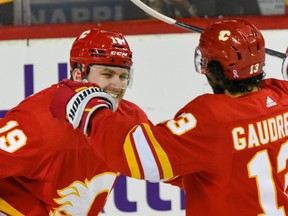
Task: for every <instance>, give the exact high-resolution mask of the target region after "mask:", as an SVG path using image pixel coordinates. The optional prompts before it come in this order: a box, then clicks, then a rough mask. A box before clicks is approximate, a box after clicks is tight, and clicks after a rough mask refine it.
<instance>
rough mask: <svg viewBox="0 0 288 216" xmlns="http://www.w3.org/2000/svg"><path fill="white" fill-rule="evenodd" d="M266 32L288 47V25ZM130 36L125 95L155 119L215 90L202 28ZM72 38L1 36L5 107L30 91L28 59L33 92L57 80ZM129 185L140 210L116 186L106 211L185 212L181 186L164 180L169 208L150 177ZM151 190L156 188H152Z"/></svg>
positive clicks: (270, 44)
mask: <svg viewBox="0 0 288 216" xmlns="http://www.w3.org/2000/svg"><path fill="white" fill-rule="evenodd" d="M262 32H263V35H264V37H265V39H266V47H267V48H270V49H273V50H277V51H280V52H284V51H285V50H286V47H287V46H288V30H269V31H268V30H265V31H262ZM126 38H127V40H128V42H129V44H130V47H131V49H132V51H133V53H134V66H133V67H134V69H135V70H134V81H133V85H132V88H129V89H128V90H127V93H126V96H125V98H126V99H128V100H131V101H132V102H135V103H136V104H138V105H139V106H140V107H141V108H143V109H144V111H145V112H146V113H147V114H148V116H149V117H150V119H151V120H152V122H154V123H158V122H160V121H162V120H165V119H168V118H172V117H173V115H174V114H175V113H176V111H177V110H178V109H180V108H181V107H182V106H184V105H185V104H186V103H187V102H188V101H189V100H191V99H193V98H195V97H196V96H198V95H200V94H202V93H206V92H211V90H210V88H209V86H208V85H207V83H206V79H205V76H203V75H199V74H197V73H195V72H194V71H195V70H194V63H193V56H194V48H195V46H196V44H197V43H198V39H199V34H196V33H183V34H163V35H161V34H160V35H137V36H126ZM73 40H74V38H66V39H42V40H29V41H26V40H17V41H15V40H12V41H0V58H1V60H2V65H1V79H0V96H1V97H0V98H1V100H0V113H1V112H2V113H3V111H5V110H8V109H10V108H12V107H13V106H15V105H17V104H18V103H19V102H20V101H21V100H23V99H24V97H25V88H26V87H27V86H26V85H28V84H27V83H26V84H25V81H24V80H25V75H24V65H33V75H34V80H33V83H30V84H29V85H32V86H33V88H34V90H33V92H37V91H39V90H41V89H43V88H45V87H48V86H49V85H50V84H52V83H55V82H57V81H58V64H68V59H69V50H70V47H71V44H72V42H73ZM68 67H69V66H68ZM280 69H281V60H280V59H278V58H276V57H271V56H269V55H267V61H266V70H265V71H266V73H267V77H274V78H280V79H282V76H281V72H280ZM67 74H68V71H67ZM28 87H29V86H28ZM30 87H31V86H30ZM0 117H1V116H0ZM126 186H127V197H126V198H127V200H128V201H129V202H131V203H134V205H135V208H136V210H135V211H132V212H129V213H128V212H126V211H120V210H119V204H117V205H116V204H115V199H114V198H115V196H118V195H115V196H114V192H113V193H112V195H111V196H110V198H109V200H108V203H107V206H106V207H105V213H103V215H106V216H115V215H117V216H121V215H131V216H136V215H137V216H146V215H149V216H176V215H177V216H184V215H185V212H184V210H181V206H180V203H181V197H180V190H179V189H178V188H176V187H173V186H170V185H164V184H160V185H159V193H158V192H157V193H158V194H155V196H159V199H160V200H162V201H168V202H169V201H170V207H169V208H170V209H168V211H167V210H165V211H159V210H154V209H153V208H152V207H151V206H150V205H149V204H148V201H147V199H148V198H147V197H148V193H149V192H151V191H148V192H146V188H147V183H146V182H144V181H137V180H133V179H130V178H127V184H126ZM120 189H121V188H120ZM123 190H126V188H123ZM120 191H121V190H120ZM151 193H156V192H155V190H152V192H151ZM182 201H183V200H182ZM117 206H118V207H117ZM168 206H169V205H168Z"/></svg>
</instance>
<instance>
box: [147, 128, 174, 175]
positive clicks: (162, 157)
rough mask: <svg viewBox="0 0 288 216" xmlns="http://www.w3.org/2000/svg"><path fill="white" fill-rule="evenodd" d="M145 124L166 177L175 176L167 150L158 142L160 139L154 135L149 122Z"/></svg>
mask: <svg viewBox="0 0 288 216" xmlns="http://www.w3.org/2000/svg"><path fill="white" fill-rule="evenodd" d="M143 125H144V127H145V130H146V133H147V135H148V137H149V139H150V140H151V142H152V144H153V147H154V149H155V152H156V154H157V157H158V159H159V161H160V164H161V166H162V171H163V175H164V176H163V177H164V179H167V178H172V177H173V176H174V174H173V170H172V167H171V163H170V160H169V158H168V157H167V154H166V152H165V151H164V150H163V149H162V147H161V146H160V144H159V143H158V141H157V140H156V138H155V137H154V135H153V132H152V131H151V128H150V127H149V125H148V124H143ZM162 179H163V178H162Z"/></svg>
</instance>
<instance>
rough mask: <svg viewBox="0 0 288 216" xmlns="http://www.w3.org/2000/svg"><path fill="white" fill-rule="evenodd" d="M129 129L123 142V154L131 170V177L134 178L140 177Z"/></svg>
mask: <svg viewBox="0 0 288 216" xmlns="http://www.w3.org/2000/svg"><path fill="white" fill-rule="evenodd" d="M134 128H135V127H134ZM134 128H133V129H132V130H131V131H133V130H134ZM131 131H130V132H129V133H128V135H127V136H126V139H125V143H124V152H125V156H126V160H127V163H128V166H129V169H130V172H131V177H132V178H136V179H141V173H140V169H139V166H138V163H137V159H136V156H135V152H134V149H133V146H132V142H131V139H130V133H131Z"/></svg>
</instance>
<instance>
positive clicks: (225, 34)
mask: <svg viewBox="0 0 288 216" xmlns="http://www.w3.org/2000/svg"><path fill="white" fill-rule="evenodd" d="M230 35H231V32H230V31H229V30H222V31H220V32H219V36H218V39H219V40H220V41H227V40H228V38H229V37H230Z"/></svg>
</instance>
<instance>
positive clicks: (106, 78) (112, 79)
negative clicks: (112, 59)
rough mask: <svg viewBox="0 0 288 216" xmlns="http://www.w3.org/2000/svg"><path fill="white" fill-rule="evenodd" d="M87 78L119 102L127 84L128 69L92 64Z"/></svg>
mask: <svg viewBox="0 0 288 216" xmlns="http://www.w3.org/2000/svg"><path fill="white" fill-rule="evenodd" d="M87 80H88V81H89V82H92V83H96V84H97V85H99V86H100V87H101V88H102V89H103V90H105V91H106V92H108V93H109V94H110V95H111V96H112V97H114V98H115V99H116V101H117V103H119V102H120V101H121V100H122V98H123V96H124V94H125V91H126V89H127V86H128V81H129V71H128V69H125V68H120V67H112V66H104V65H93V66H91V67H90V72H89V75H88V77H87Z"/></svg>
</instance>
